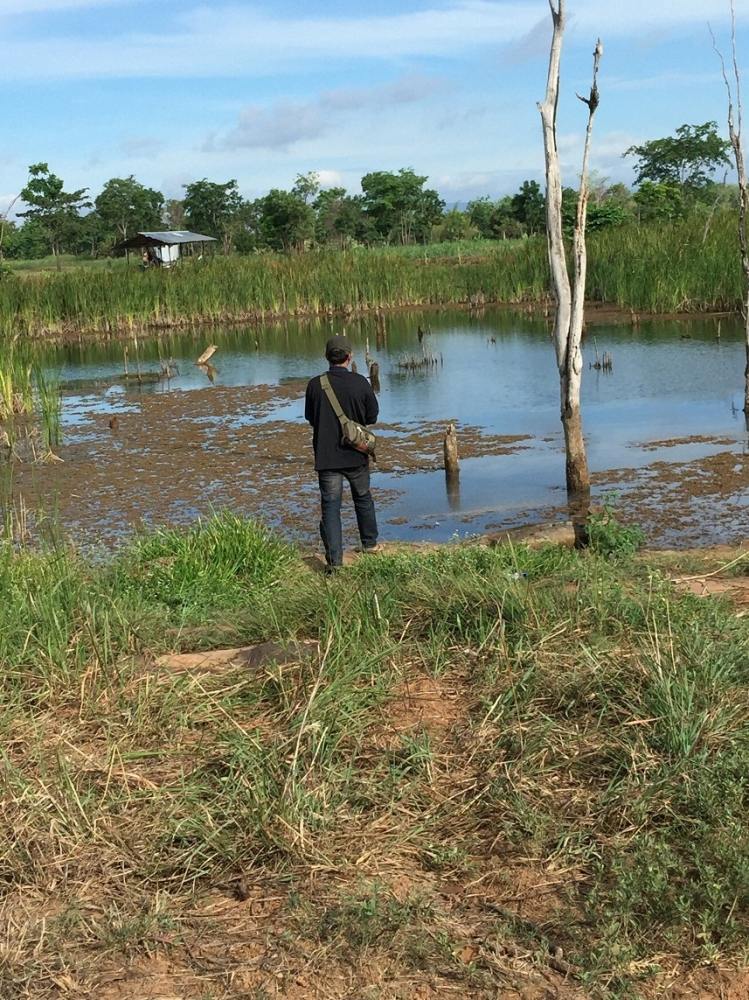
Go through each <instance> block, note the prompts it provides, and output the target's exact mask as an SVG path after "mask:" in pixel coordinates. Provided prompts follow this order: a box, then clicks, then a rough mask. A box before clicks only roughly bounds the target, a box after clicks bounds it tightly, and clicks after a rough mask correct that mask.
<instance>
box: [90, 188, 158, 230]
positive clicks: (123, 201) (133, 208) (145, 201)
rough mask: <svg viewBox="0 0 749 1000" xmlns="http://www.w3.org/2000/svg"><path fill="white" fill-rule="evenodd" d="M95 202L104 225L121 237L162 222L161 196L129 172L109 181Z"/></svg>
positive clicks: (156, 227) (153, 226)
mask: <svg viewBox="0 0 749 1000" xmlns="http://www.w3.org/2000/svg"><path fill="white" fill-rule="evenodd" d="M94 205H95V207H96V211H97V214H98V215H99V217H100V219H101V220H102V222H103V223H104V225H105V227H106V228H107V229H109V230H110V231H111V232H112V233H113V234H114V235H115V236H116V237H117V238H118V239H121V240H126V239H127V238H128V236H129V235H131V234H132V233H135V232H138V231H141V230H144V229H145V230H149V229H159V228H160V227H161V225H162V217H163V214H164V195H163V194H162V193H161V192H160V191H155V190H154V189H153V188H148V187H144V186H143V184H140V183H139V182H138V181H136V179H135V178H134V177H133V175H132V174H130V176H129V177H113V178H112V179H111V180H108V181H107V183H106V184H105V185H104V187H103V188H102V190H101V193H100V194H99V195H98V196H97V198H96V201H95V202H94Z"/></svg>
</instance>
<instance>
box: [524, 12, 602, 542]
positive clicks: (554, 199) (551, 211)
mask: <svg viewBox="0 0 749 1000" xmlns="http://www.w3.org/2000/svg"><path fill="white" fill-rule="evenodd" d="M549 8H550V10H551V17H552V23H553V34H552V39H551V52H550V55H549V75H548V79H547V83H546V97H545V99H544V101H543V102H542V103H539V105H538V108H539V111H540V112H541V122H542V125H543V135H544V154H545V160H546V234H547V242H548V249H549V265H550V268H551V282H552V288H553V292H554V297H555V299H556V304H557V307H556V315H555V319H554V347H555V350H556V357H557V367H558V369H559V382H560V390H561V404H562V426H563V428H564V443H565V451H566V459H567V460H566V468H567V496H568V499H569V502H570V506H571V508H572V510H573V520H574V521H576V523H582V522H583V521H584V519H585V517H586V516H587V512H588V507H589V503H590V472H589V470H588V458H587V455H586V452H585V438H584V437H583V425H582V417H581V413H580V387H581V384H582V374H583V358H582V350H581V344H582V334H583V318H584V308H585V280H586V274H587V248H586V243H585V225H586V220H587V214H588V196H589V188H588V161H589V157H590V142H591V135H592V131H593V118H594V117H595V113H596V109H597V107H598V102H599V97H598V67H599V64H600V61H601V56H602V54H603V46H602V45H601V41H600V39H599V40H598V42H597V44H596V48H595V52H594V53H593V83H592V85H591V88H590V95H589V96H588V97H580V95H579V94H578V95H577V96H578V97H579V98H580V100H581V101H583V102H584V103H585V104H587V106H588V125H587V129H586V133H585V146H584V149H583V163H582V170H581V174H580V191H579V194H578V199H577V216H576V218H575V230H574V236H573V244H572V249H573V265H574V266H573V275H572V281H571V282H570V275H569V271H568V268H567V257H566V254H565V246H564V232H563V228H562V176H561V170H560V167H559V151H558V148H557V107H558V103H559V66H560V62H561V55H562V39H563V36H564V29H565V23H566V11H565V0H549Z"/></svg>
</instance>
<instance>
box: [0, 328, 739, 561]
mask: <svg viewBox="0 0 749 1000" xmlns="http://www.w3.org/2000/svg"><path fill="white" fill-rule="evenodd" d="M548 327H549V321H548V320H547V319H545V318H544V317H543V315H539V314H535V315H531V314H523V313H518V312H512V311H507V310H499V309H497V310H490V309H487V310H484V311H482V312H481V313H480V314H469V313H467V312H462V311H441V312H402V313H397V314H393V315H387V316H385V317H384V319H383V318H381V319H380V320H377V319H376V318H374V317H372V318H367V319H365V320H354V321H351V322H348V323H343V322H342V321H341V320H335V321H332V322H325V321H319V322H308V323H291V322H286V323H276V324H269V325H267V326H264V327H258V328H255V327H253V328H226V329H216V328H202V329H200V330H197V331H191V332H190V333H184V334H179V335H173V334H169V335H168V336H162V337H161V338H160V339H159V340H153V339H151V340H140V341H137V340H130V341H127V342H124V341H111V342H90V341H87V342H83V343H80V344H73V345H68V346H64V347H57V348H54V349H49V350H48V351H47V354H46V355H45V363H46V364H47V366H48V367H49V368H50V369H51V370H54V371H55V372H57V374H58V376H59V378H60V380H61V384H62V386H63V397H64V399H63V432H64V438H63V442H62V444H61V445H60V447H59V448H58V449H56V450H57V453H58V456H59V458H61V459H62V460H63V461H62V462H48V463H43V464H39V463H35V462H31V461H22V462H20V463H17V464H16V465H15V466H14V470H13V476H12V484H11V487H10V489H11V491H12V494H13V504H14V510H16V511H18V509H19V506H20V507H21V508H22V510H23V516H24V519H25V520H26V521H27V522H33V523H34V524H38V523H40V517H41V515H42V514H44V515H46V517H47V518H50V519H52V520H54V521H55V522H56V523H58V524H59V525H60V526H61V527H62V529H63V530H64V531H65V532H66V533H67V534H69V535H70V536H72V537H73V538H74V539H76V540H77V541H78V542H79V543H82V544H92V543H99V542H103V543H105V544H111V543H112V542H114V541H117V540H118V539H122V538H124V537H126V536H127V535H128V534H129V533H131V532H132V531H133V530H134V528H135V527H137V526H138V525H141V524H146V525H152V524H184V523H189V522H190V521H192V520H194V519H195V518H197V517H198V516H202V515H206V514H209V513H210V512H211V511H212V510H218V509H224V508H230V509H232V510H235V511H237V512H239V513H242V514H246V515H250V516H256V517H260V518H262V519H263V520H265V521H266V522H268V523H271V524H274V525H278V526H280V527H282V528H283V529H284V530H286V531H287V532H289V533H290V534H292V535H293V536H295V537H298V538H300V539H303V540H305V541H311V540H313V539H315V537H316V530H317V490H316V480H315V476H314V472H313V470H312V463H311V449H310V433H309V429H308V428H307V426H306V424H305V423H304V420H303V397H304V387H305V383H306V380H307V379H308V378H309V377H310V376H311V375H314V374H317V373H319V372H320V371H321V370H323V368H324V362H323V359H322V357H321V355H322V351H323V347H324V343H325V340H326V339H327V337H328V336H330V335H331V334H333V333H340V332H342V330H344V329H345V332H346V333H347V334H348V336H349V337H350V339H351V340H352V342H353V344H354V346H355V357H356V361H357V364H358V368H359V371H361V372H365V371H366V366H365V353H366V349H367V344H368V347H369V353H370V356H372V357H374V358H375V359H376V361H377V362H378V364H379V369H380V389H379V393H378V395H379V400H380V408H381V422H382V424H383V427H382V431H381V445H380V449H379V455H378V462H379V465H378V469H377V470H376V471H375V472H374V474H373V488H374V490H375V492H376V497H377V500H378V506H379V517H380V528H381V534H382V535H383V536H384V537H385V538H391V539H409V540H431V541H444V540H448V539H450V538H453V537H456V536H465V535H471V534H476V533H481V532H485V531H487V530H489V531H491V530H499V529H503V528H506V527H515V526H519V525H522V524H527V523H533V522H537V521H541V520H544V519H547V518H550V517H552V518H554V517H556V518H558V517H564V516H565V515H564V511H563V506H564V454H563V438H562V433H561V427H560V423H559V402H558V392H559V390H558V379H557V374H556V367H555V361H554V352H553V348H552V345H551V342H550V338H549V330H548ZM419 331H421V332H422V333H423V337H422V339H421V340H420V339H419ZM209 344H215V345H216V346H217V351H216V353H215V355H214V357H213V359H212V363H213V365H214V367H215V370H210V371H207V370H206V369H205V368H203V369H200V368H197V367H196V365H195V360H196V358H197V357H198V356H199V355H200V354H201V352H202V351H203V349H204V348H205V347H207V346H208V345H209ZM125 352H127V358H125ZM604 352H606V353H608V354H609V355H610V356H611V358H612V370H611V371H603V370H596V369H595V368H593V367H589V365H592V363H593V362H595V360H596V357H597V356H598V357H602V356H603V354H604ZM425 358H427V359H431V362H430V363H428V364H424V363H423V362H424V359H425ZM167 360H171V361H172V362H173V363H174V366H175V369H174V371H173V377H172V378H170V379H168V380H167V379H165V380H161V381H157V382H148V383H146V382H144V383H143V384H138V383H137V382H135V381H134V380H133V379H130V381H129V382H127V383H125V382H123V381H121V377H122V373H123V370H124V365H125V364H127V367H128V371H129V372H130V373H131V375H132V374H134V373H136V372H137V371H140V372H141V373H155V372H157V371H158V369H159V365H160V361H164V362H166V361H167ZM409 360H410V361H412V362H413V361H415V362H417V363H419V367H416V368H415V369H412V368H408V367H403V365H404V363H405V362H407V361H409ZM585 363H586V370H585V374H584V382H583V406H584V415H583V419H584V427H585V433H586V438H587V443H588V449H589V460H590V465H591V470H592V472H593V473H594V484H595V487H594V489H595V494H596V496H597V498H598V500H601V499H603V498H607V497H611V496H612V494H616V499H615V506H616V507H617V510H618V511H619V512H620V513H621V515H622V516H623V517H624V518H625V519H630V520H638V521H639V522H640V523H642V524H643V526H644V527H645V529H646V531H647V534H648V536H649V540H650V541H651V543H654V544H661V545H663V544H665V545H689V544H708V543H713V542H717V541H734V540H736V539H738V538H741V537H746V536H747V535H749V482H748V477H747V430H746V425H745V420H744V415H743V412H741V405H742V397H741V386H742V379H743V367H744V345H743V339H742V331H741V328H740V323H739V322H738V321H737V320H735V319H727V318H725V317H724V318H722V320H718V319H717V318H715V317H710V318H698V319H691V320H686V321H685V320H656V319H642V320H640V321H639V322H637V321H635V323H634V324H633V323H632V322H631V321H630V319H629V318H628V317H623V318H622V317H620V318H618V319H617V318H616V317H611V318H609V319H606V317H605V316H599V317H597V318H595V317H594V321H593V322H591V324H590V326H589V330H588V333H587V336H586V340H585ZM209 376H210V377H209ZM115 415H116V419H114V420H113V419H112V418H113V417H115ZM110 422H112V423H113V424H114V427H110ZM449 422H455V423H456V425H457V427H458V435H459V442H460V447H461V472H460V484H459V489H451V490H448V489H447V488H446V483H445V476H444V472H443V471H442V468H441V464H442V446H441V440H442V434H443V433H444V430H445V427H446V426H447V424H448V423H449ZM348 540H349V541H350V542H351V543H352V544H353V541H354V537H353V535H352V533H351V531H350V525H349V537H348Z"/></svg>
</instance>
